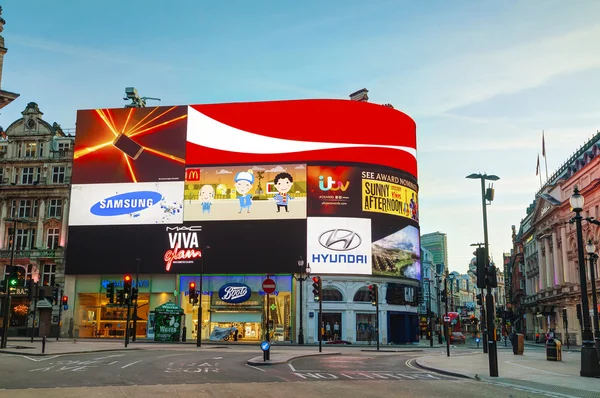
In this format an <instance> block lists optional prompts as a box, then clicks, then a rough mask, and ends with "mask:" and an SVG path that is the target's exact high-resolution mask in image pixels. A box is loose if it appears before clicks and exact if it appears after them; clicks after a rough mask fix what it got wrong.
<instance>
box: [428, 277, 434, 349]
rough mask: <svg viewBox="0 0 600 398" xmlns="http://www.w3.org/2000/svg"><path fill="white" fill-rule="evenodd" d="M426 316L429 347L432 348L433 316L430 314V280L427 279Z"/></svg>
mask: <svg viewBox="0 0 600 398" xmlns="http://www.w3.org/2000/svg"><path fill="white" fill-rule="evenodd" d="M427 316H428V317H429V347H433V314H432V312H431V279H427Z"/></svg>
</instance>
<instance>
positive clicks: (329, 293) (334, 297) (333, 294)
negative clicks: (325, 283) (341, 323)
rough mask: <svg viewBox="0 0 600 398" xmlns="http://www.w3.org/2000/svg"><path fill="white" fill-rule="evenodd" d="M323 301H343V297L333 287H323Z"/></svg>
mask: <svg viewBox="0 0 600 398" xmlns="http://www.w3.org/2000/svg"><path fill="white" fill-rule="evenodd" d="M323 301H344V296H342V292H340V291H339V290H338V289H336V288H334V287H325V288H323Z"/></svg>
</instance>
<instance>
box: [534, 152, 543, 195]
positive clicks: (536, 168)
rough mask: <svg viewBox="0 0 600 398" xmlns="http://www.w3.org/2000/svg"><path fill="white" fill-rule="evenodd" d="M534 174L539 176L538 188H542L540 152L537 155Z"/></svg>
mask: <svg viewBox="0 0 600 398" xmlns="http://www.w3.org/2000/svg"><path fill="white" fill-rule="evenodd" d="M535 175H536V176H540V189H542V173H541V172H540V154H539V153H538V157H537V166H536V167H535Z"/></svg>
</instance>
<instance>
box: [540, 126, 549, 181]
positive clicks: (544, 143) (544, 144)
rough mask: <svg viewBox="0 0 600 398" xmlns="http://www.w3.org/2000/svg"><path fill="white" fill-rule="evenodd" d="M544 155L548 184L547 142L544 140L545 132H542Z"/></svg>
mask: <svg viewBox="0 0 600 398" xmlns="http://www.w3.org/2000/svg"><path fill="white" fill-rule="evenodd" d="M542 154H543V156H544V164H545V165H546V182H548V158H547V157H546V141H545V140H544V130H542ZM540 178H541V176H540Z"/></svg>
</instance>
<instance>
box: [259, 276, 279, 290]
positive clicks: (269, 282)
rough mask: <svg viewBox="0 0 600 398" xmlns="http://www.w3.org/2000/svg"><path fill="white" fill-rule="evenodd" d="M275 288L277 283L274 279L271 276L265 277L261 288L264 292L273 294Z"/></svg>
mask: <svg viewBox="0 0 600 398" xmlns="http://www.w3.org/2000/svg"><path fill="white" fill-rule="evenodd" d="M276 288H277V285H276V284H275V281H274V280H273V279H271V278H267V279H265V280H264V281H263V283H262V289H263V291H264V292H265V293H266V294H273V292H275V289H276Z"/></svg>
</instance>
